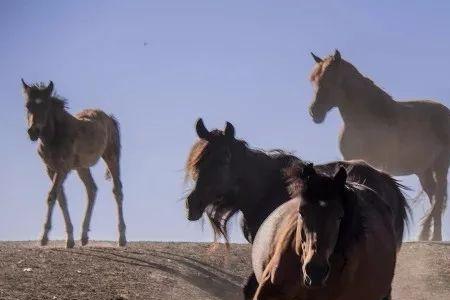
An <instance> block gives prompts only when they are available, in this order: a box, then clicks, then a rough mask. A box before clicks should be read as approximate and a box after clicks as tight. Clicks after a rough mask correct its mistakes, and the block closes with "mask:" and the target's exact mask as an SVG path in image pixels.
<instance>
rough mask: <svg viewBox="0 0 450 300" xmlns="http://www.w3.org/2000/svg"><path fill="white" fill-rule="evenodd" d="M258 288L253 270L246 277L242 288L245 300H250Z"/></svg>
mask: <svg viewBox="0 0 450 300" xmlns="http://www.w3.org/2000/svg"><path fill="white" fill-rule="evenodd" d="M257 289H258V280H257V279H256V275H255V273H254V272H253V273H252V274H251V275H250V276H249V277H248V278H247V281H246V283H245V285H244V288H243V290H242V292H243V294H244V299H245V300H252V299H253V297H254V296H255V294H256V290H257Z"/></svg>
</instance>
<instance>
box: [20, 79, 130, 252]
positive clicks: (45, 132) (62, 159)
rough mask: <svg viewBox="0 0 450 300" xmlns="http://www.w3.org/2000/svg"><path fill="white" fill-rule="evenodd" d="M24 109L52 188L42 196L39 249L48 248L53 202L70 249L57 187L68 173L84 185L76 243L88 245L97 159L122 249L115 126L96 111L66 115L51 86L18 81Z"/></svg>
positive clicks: (69, 225)
mask: <svg viewBox="0 0 450 300" xmlns="http://www.w3.org/2000/svg"><path fill="white" fill-rule="evenodd" d="M22 84H23V91H24V96H25V101H26V103H25V105H26V109H27V120H28V135H29V136H30V139H31V140H32V141H37V140H38V139H39V146H38V153H39V155H40V156H41V158H42V160H43V161H44V163H45V165H46V167H47V173H48V176H49V177H50V180H51V181H52V187H51V189H50V192H49V193H48V197H47V214H46V219H45V223H44V232H43V234H42V237H41V245H46V244H47V243H48V233H49V231H50V229H51V219H52V213H53V207H54V206H55V202H56V200H58V203H59V206H60V207H61V210H62V213H63V216H64V222H65V225H66V232H67V242H66V246H67V248H72V247H73V246H74V244H75V243H74V239H73V226H72V223H71V221H70V216H69V211H68V208H67V201H66V196H65V194H64V188H63V183H64V180H65V179H66V177H67V175H68V173H69V172H70V171H71V170H76V171H77V173H78V175H79V177H80V179H81V181H83V183H84V185H85V186H86V191H87V206H86V212H85V217H84V221H83V226H82V234H81V244H82V245H86V244H87V242H88V231H89V224H90V222H91V216H92V210H93V208H94V201H95V196H96V193H97V186H96V185H95V182H94V179H93V178H92V175H91V172H90V170H89V168H90V167H91V166H93V165H94V164H95V163H97V161H98V160H99V159H100V157H101V158H103V160H104V161H105V163H106V165H107V167H108V171H107V178H110V177H112V179H113V183H114V188H113V193H114V196H115V199H116V202H117V207H118V218H119V220H118V223H119V245H120V246H125V244H126V238H125V222H124V219H123V212H122V201H123V194H122V183H121V181H120V164H119V158H120V133H119V123H118V122H117V120H116V119H115V118H114V117H113V116H109V115H107V114H105V113H104V112H103V111H101V110H94V109H87V110H83V111H82V112H80V113H78V114H76V115H75V116H72V115H71V114H70V113H69V112H68V111H66V109H65V108H66V106H65V104H66V102H65V100H63V99H61V98H60V97H58V96H56V95H55V94H54V93H53V82H51V81H50V84H49V85H48V86H45V85H44V84H35V85H32V86H29V85H27V84H26V83H25V81H23V79H22Z"/></svg>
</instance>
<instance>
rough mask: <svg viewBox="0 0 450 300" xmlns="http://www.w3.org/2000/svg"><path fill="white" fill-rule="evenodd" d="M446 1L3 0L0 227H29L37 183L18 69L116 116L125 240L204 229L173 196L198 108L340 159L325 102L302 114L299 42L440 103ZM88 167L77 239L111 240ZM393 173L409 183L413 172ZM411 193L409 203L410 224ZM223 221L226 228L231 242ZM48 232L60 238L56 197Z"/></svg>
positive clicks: (449, 27) (303, 72)
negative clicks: (317, 115) (323, 115)
mask: <svg viewBox="0 0 450 300" xmlns="http://www.w3.org/2000/svg"><path fill="white" fill-rule="evenodd" d="M394 2H395V3H394ZM449 12H450V2H449V1H326V2H325V1H193V0H192V1H12V0H11V1H2V2H1V9H0V24H1V26H0V38H1V39H0V41H1V46H0V61H1V67H0V82H1V89H0V103H1V105H2V107H1V109H0V120H1V123H2V125H1V126H0V136H1V142H0V145H1V147H0V154H1V168H0V214H1V215H0V239H1V240H22V239H36V238H37V237H38V236H39V234H40V232H41V226H42V221H43V217H44V211H45V207H46V206H45V199H46V194H47V191H48V189H49V180H48V178H47V175H46V173H45V171H44V165H43V163H42V162H41V160H40V158H39V157H38V155H37V153H36V144H32V143H31V142H30V141H29V139H28V137H27V134H26V124H25V109H24V100H23V97H22V93H21V84H20V78H21V77H23V78H24V79H25V80H26V81H28V82H35V81H48V80H53V81H54V83H55V86H56V90H57V91H58V93H59V94H61V95H62V96H64V97H65V98H67V99H68V101H69V107H70V112H73V113H75V112H77V111H79V110H81V109H83V108H89V107H96V108H101V109H103V110H105V111H106V112H109V113H113V114H115V115H116V116H117V118H118V119H119V121H120V123H121V126H122V137H123V140H122V143H123V157H122V169H123V183H124V192H125V200H124V207H125V219H126V222H127V225H128V228H127V233H128V238H129V239H130V240H189V241H198V240H200V241H210V240H211V239H212V236H211V233H210V231H209V230H208V227H207V226H205V228H204V230H203V229H202V225H201V223H200V222H197V223H189V222H188V221H187V220H186V218H185V212H184V202H183V201H180V200H181V199H182V197H183V194H184V191H185V190H186V185H184V183H183V177H184V173H183V167H184V162H185V159H186V156H187V154H188V151H189V149H190V147H191V145H192V144H193V142H194V141H195V138H196V137H195V132H194V122H195V120H196V119H197V118H198V117H200V116H201V117H203V118H204V120H205V123H206V125H207V126H208V127H209V128H213V127H222V126H223V125H224V122H225V121H231V122H232V123H233V124H234V125H235V127H236V134H237V136H238V137H240V138H243V139H245V140H247V141H248V142H249V143H250V145H251V146H254V147H259V148H263V149H268V148H283V149H286V150H292V151H295V153H296V154H298V155H299V156H301V157H303V158H305V159H308V160H312V161H316V162H325V161H329V160H335V159H339V158H340V153H339V150H338V148H337V134H338V131H339V127H340V126H341V122H342V121H341V118H340V116H339V114H338V113H337V112H336V111H334V112H332V113H331V114H329V116H328V118H327V120H326V122H325V123H324V124H322V125H316V124H314V123H313V122H312V120H311V118H310V117H309V115H308V113H307V108H308V105H309V102H310V100H311V98H312V88H311V86H310V83H309V82H308V75H309V73H310V71H311V68H312V66H313V60H312V58H311V57H310V54H309V52H310V51H314V52H315V53H316V54H318V55H321V56H324V55H327V54H329V53H331V52H333V51H334V49H335V48H338V49H339V50H340V51H341V53H342V56H343V58H344V59H347V60H349V61H350V62H352V63H353V64H354V65H355V66H356V67H357V68H358V69H359V70H360V71H361V72H362V73H363V74H366V75H368V76H369V77H370V78H372V79H373V80H374V81H375V82H376V83H377V84H378V85H379V86H381V87H383V88H385V89H386V91H388V92H389V93H390V94H391V95H393V96H394V98H396V99H411V98H431V99H437V100H439V101H441V102H443V103H444V104H446V105H447V106H450V77H449V75H448V74H449V70H450V59H449V57H450V39H449V37H450V18H449ZM103 174H104V164H103V163H102V162H100V163H98V165H97V166H96V167H95V168H94V177H95V179H96V182H97V185H98V187H99V193H98V196H97V202H96V206H95V208H94V215H93V220H92V224H91V233H90V237H91V238H92V239H116V237H117V233H116V217H115V202H114V200H113V196H112V193H111V183H110V182H106V181H105V180H104V177H103ZM401 179H402V180H403V182H404V183H406V184H407V185H410V186H411V187H412V188H414V189H417V187H418V183H417V180H416V178H414V177H406V178H401ZM65 187H66V194H67V197H68V201H69V209H70V212H71V216H72V220H73V223H74V226H75V228H76V237H77V238H79V234H80V230H79V229H80V224H81V219H82V212H83V210H84V204H85V196H84V195H85V194H84V187H83V186H82V184H81V182H80V180H79V179H78V177H77V176H76V175H75V174H72V175H71V176H70V177H69V178H68V180H67V181H66V184H65ZM412 194H414V192H413V193H412ZM425 203H426V202H425V201H423V202H422V203H419V204H415V205H414V212H415V214H414V222H415V223H417V222H418V221H419V219H420V217H421V216H422V214H423V211H424V209H425V208H426V206H425ZM449 215H450V213H449V211H447V213H446V214H445V219H444V225H445V226H446V228H445V232H444V237H445V238H446V239H450V229H449V227H450V226H449V225H450V217H449ZM205 225H206V223H205ZM234 227H235V228H234V230H233V236H232V240H233V241H242V240H243V239H242V237H241V234H240V232H239V230H238V228H237V227H238V226H236V225H235V226H234ZM416 230H417V228H416V227H413V228H412V230H411V234H412V236H413V237H415V236H416V234H417V233H416ZM51 237H52V238H64V228H63V222H62V217H61V213H60V211H59V208H58V207H56V213H55V215H54V230H53V231H52V234H51Z"/></svg>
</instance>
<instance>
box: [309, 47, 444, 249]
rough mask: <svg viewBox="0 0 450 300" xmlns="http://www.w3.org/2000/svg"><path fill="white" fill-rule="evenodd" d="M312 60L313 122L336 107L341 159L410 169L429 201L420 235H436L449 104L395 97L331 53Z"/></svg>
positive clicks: (397, 171)
mask: <svg viewBox="0 0 450 300" xmlns="http://www.w3.org/2000/svg"><path fill="white" fill-rule="evenodd" d="M311 54H312V56H313V58H314V60H315V62H316V64H315V66H314V69H313V71H312V73H311V76H310V80H311V82H312V84H313V87H314V99H313V101H312V103H311V105H310V108H309V111H310V115H311V116H312V119H313V121H314V122H315V123H322V122H323V121H324V120H325V117H326V114H327V112H328V111H330V110H331V109H332V108H334V107H337V108H338V109H339V112H340V113H341V116H342V119H343V121H344V126H343V127H342V130H341V133H340V136H339V148H340V151H341V153H342V156H343V158H344V159H345V160H351V159H362V160H365V161H367V162H368V163H369V164H370V165H372V166H374V167H376V168H379V169H382V170H384V171H386V172H388V173H390V174H392V175H394V176H403V175H412V174H415V175H417V177H418V178H419V181H420V184H421V186H422V188H423V190H424V191H425V193H426V194H427V195H428V198H429V200H430V203H431V207H430V209H429V211H428V212H427V213H426V215H425V217H424V218H423V222H422V229H421V233H420V235H419V239H420V240H429V239H430V227H431V222H432V221H433V234H432V236H431V239H432V240H435V241H440V240H442V232H441V227H442V215H443V213H444V211H445V207H446V202H447V173H448V168H449V166H450V110H449V109H448V108H447V107H446V106H444V105H443V104H440V103H437V102H434V101H425V100H420V101H407V102H397V101H395V100H394V99H393V98H392V97H391V96H390V95H388V94H387V93H386V92H385V91H383V90H382V89H381V88H379V87H378V86H377V85H375V84H374V83H373V82H372V80H370V79H369V78H367V77H365V76H363V75H362V74H361V73H360V72H359V71H358V70H357V69H356V68H355V67H354V66H353V65H352V64H351V63H349V62H348V61H345V60H344V59H342V58H341V54H340V52H339V51H338V50H336V51H335V53H334V55H330V56H328V57H327V58H325V59H321V58H320V57H318V56H316V55H315V54H313V53H311Z"/></svg>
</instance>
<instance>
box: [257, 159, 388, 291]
mask: <svg viewBox="0 0 450 300" xmlns="http://www.w3.org/2000/svg"><path fill="white" fill-rule="evenodd" d="M286 172H287V173H288V174H289V175H288V177H289V181H290V184H291V193H292V197H293V198H292V200H289V201H288V202H286V203H285V204H283V205H281V206H280V207H279V208H277V209H276V210H275V211H274V212H273V213H272V214H271V215H270V216H269V217H268V218H267V219H266V220H265V221H264V223H263V224H262V225H261V227H260V229H259V231H258V234H257V235H256V238H255V241H254V243H253V247H252V264H253V269H254V272H255V274H256V278H257V280H258V282H259V286H258V289H257V291H256V294H255V295H254V298H253V299H254V300H264V299H302V300H312V299H314V300H337V299H346V300H359V299H368V300H380V299H391V298H390V293H391V284H392V280H393V277H394V269H395V262H396V254H397V248H396V247H397V242H396V233H395V227H394V224H393V222H392V220H393V218H392V209H391V207H390V206H389V204H388V203H387V202H385V199H383V198H381V197H380V196H379V194H377V193H376V192H375V191H373V190H372V189H370V188H369V187H367V186H364V185H361V184H358V183H353V182H348V183H346V177H347V173H346V171H345V168H343V167H341V168H340V169H339V170H338V172H336V174H335V175H334V176H329V175H324V174H321V173H317V172H316V170H315V169H314V167H313V166H312V164H309V165H306V166H305V165H303V164H294V165H293V166H292V167H291V168H290V169H288V170H287V171H286Z"/></svg>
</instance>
